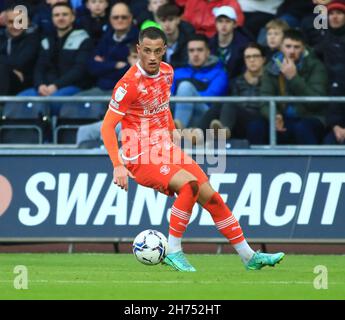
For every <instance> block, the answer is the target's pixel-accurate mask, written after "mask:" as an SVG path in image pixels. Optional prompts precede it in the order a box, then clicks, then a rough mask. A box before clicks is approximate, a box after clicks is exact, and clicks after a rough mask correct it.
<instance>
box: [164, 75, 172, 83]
mask: <svg viewBox="0 0 345 320" xmlns="http://www.w3.org/2000/svg"><path fill="white" fill-rule="evenodd" d="M165 81H166V83H167V84H171V78H170V76H165Z"/></svg>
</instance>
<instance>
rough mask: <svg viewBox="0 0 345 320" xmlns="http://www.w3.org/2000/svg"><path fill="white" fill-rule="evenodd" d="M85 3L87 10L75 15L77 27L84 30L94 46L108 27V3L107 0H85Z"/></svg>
mask: <svg viewBox="0 0 345 320" xmlns="http://www.w3.org/2000/svg"><path fill="white" fill-rule="evenodd" d="M85 5H86V8H87V10H86V11H85V12H83V13H82V14H81V16H79V17H78V16H77V27H78V28H80V29H84V30H86V31H87V32H88V34H89V35H90V37H91V39H92V40H93V42H94V46H96V45H97V44H98V42H99V40H100V39H101V37H102V36H103V34H104V33H105V32H106V31H107V29H108V25H109V17H108V14H107V9H108V5H109V3H108V0H86V3H85Z"/></svg>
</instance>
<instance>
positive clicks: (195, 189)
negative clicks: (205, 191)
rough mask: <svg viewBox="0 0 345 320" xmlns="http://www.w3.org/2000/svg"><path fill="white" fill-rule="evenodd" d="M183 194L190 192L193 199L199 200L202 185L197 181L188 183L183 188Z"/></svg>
mask: <svg viewBox="0 0 345 320" xmlns="http://www.w3.org/2000/svg"><path fill="white" fill-rule="evenodd" d="M180 191H181V192H188V193H189V194H190V195H191V196H192V197H193V198H197V197H198V195H199V192H200V185H199V182H198V181H197V180H191V181H188V182H187V183H186V184H185V185H184V186H182V188H181V189H180Z"/></svg>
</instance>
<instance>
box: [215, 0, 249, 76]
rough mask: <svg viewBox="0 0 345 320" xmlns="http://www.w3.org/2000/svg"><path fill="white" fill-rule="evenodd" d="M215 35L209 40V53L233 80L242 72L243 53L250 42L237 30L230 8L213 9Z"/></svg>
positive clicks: (235, 19)
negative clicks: (221, 64) (218, 61)
mask: <svg viewBox="0 0 345 320" xmlns="http://www.w3.org/2000/svg"><path fill="white" fill-rule="evenodd" d="M213 14H214V16H215V18H216V29H217V34H216V35H215V36H214V37H213V38H212V39H211V45H210V46H211V52H212V54H214V55H216V56H218V57H219V59H220V60H221V61H222V62H223V63H224V65H225V67H226V70H227V72H228V76H229V78H230V79H233V78H235V77H237V76H238V75H240V74H241V73H242V72H243V71H244V69H245V68H244V61H243V51H244V48H245V47H246V46H247V44H248V43H249V42H250V41H249V39H248V38H247V36H245V35H244V34H243V33H242V32H241V31H240V30H239V29H238V28H237V14H236V11H235V10H234V8H232V7H230V6H222V7H216V8H214V9H213Z"/></svg>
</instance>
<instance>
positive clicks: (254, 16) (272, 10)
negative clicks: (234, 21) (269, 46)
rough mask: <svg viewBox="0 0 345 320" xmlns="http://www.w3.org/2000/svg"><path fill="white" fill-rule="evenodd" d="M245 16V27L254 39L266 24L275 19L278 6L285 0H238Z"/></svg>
mask: <svg viewBox="0 0 345 320" xmlns="http://www.w3.org/2000/svg"><path fill="white" fill-rule="evenodd" d="M238 2H239V4H240V6H241V8H242V11H243V13H244V16H245V23H244V27H245V29H246V30H247V31H249V32H250V34H251V36H252V37H253V39H256V38H257V37H258V34H259V31H260V29H261V28H262V27H264V26H265V24H266V23H267V22H268V21H270V20H272V19H274V17H275V15H276V13H277V11H278V7H279V6H280V5H281V4H282V3H283V2H284V0H238Z"/></svg>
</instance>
